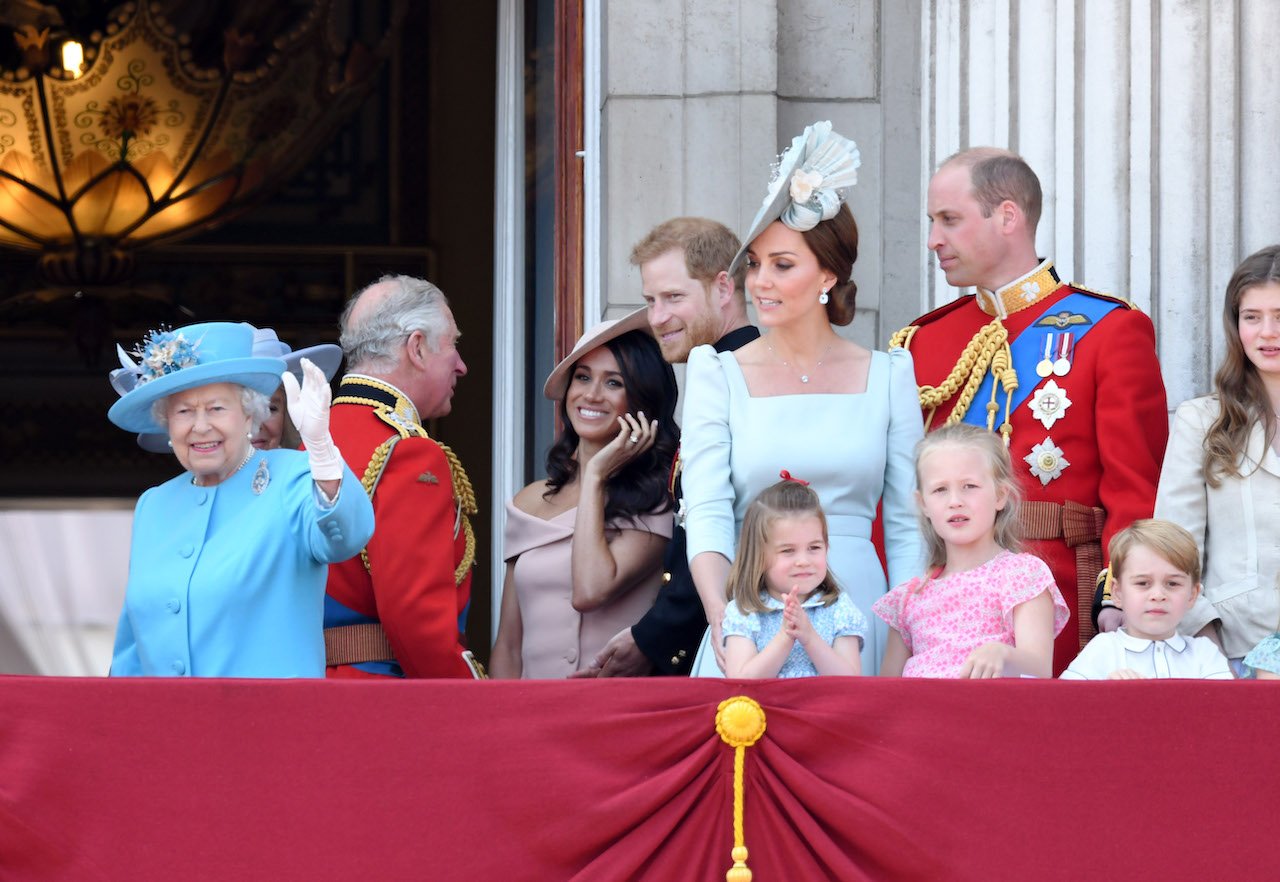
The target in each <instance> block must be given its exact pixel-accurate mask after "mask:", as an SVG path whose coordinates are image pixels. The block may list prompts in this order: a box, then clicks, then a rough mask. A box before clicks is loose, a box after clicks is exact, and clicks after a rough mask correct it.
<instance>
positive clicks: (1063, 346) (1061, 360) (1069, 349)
mask: <svg viewBox="0 0 1280 882" xmlns="http://www.w3.org/2000/svg"><path fill="white" fill-rule="evenodd" d="M1075 348H1076V347H1075V334H1072V333H1069V332H1068V333H1064V334H1063V335H1062V341H1061V343H1060V344H1059V346H1058V360H1057V361H1055V362H1054V363H1053V375H1054V376H1055V377H1065V376H1066V375H1067V374H1068V373H1070V372H1071V362H1072V359H1074V358H1075Z"/></svg>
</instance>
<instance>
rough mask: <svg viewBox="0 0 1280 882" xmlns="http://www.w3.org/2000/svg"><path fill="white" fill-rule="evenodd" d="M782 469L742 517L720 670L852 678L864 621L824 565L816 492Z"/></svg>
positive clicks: (823, 525)
mask: <svg viewBox="0 0 1280 882" xmlns="http://www.w3.org/2000/svg"><path fill="white" fill-rule="evenodd" d="M782 474H783V478H784V480H782V481H780V482H778V483H777V484H774V485H773V486H771V487H768V488H766V489H765V490H764V491H762V492H761V493H760V495H758V496H757V497H756V498H755V499H754V500H752V502H751V505H750V506H749V507H748V508H747V512H746V516H745V517H744V518H743V522H742V536H741V538H740V539H739V540H738V553H737V556H736V558H735V559H734V562H733V567H732V569H731V570H730V571H729V583H728V593H729V605H728V606H727V607H726V609H725V613H724V641H725V676H727V677H744V678H747V677H751V678H756V677H759V678H764V677H815V676H817V675H819V674H834V675H842V676H856V675H858V674H860V673H862V662H861V657H860V655H859V653H860V652H861V650H862V640H863V637H864V635H865V634H866V629H867V622H866V619H865V618H864V617H863V615H862V613H861V612H859V611H858V607H857V606H855V605H854V603H853V601H851V600H850V599H849V597H848V595H847V594H844V593H842V592H841V590H840V586H839V585H838V584H837V583H836V580H835V578H834V577H833V576H832V575H831V573H830V572H828V571H827V547H828V541H827V519H826V516H825V515H824V514H823V511H822V506H821V504H820V503H819V502H818V494H816V493H815V492H813V490H811V489H809V486H808V485H807V484H806V483H805V482H803V481H798V480H796V479H794V478H791V477H790V476H789V475H787V473H786V472H783V473H782Z"/></svg>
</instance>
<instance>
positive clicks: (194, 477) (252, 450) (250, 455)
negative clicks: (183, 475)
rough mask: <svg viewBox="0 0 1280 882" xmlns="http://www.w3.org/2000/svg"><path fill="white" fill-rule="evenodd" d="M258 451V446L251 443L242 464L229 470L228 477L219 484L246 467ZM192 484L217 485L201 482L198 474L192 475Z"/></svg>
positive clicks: (200, 485) (197, 485)
mask: <svg viewBox="0 0 1280 882" xmlns="http://www.w3.org/2000/svg"><path fill="white" fill-rule="evenodd" d="M256 451H257V448H256V447H254V446H253V445H252V444H250V445H249V452H248V453H246V454H245V455H244V459H243V460H241V462H240V465H238V466H236V467H235V468H234V469H232V470H231V471H230V472H228V473H227V477H226V478H223V479H222V480H221V481H219V482H218V483H219V484H221V483H223V482H224V481H226V480H227V478H230V477H231V476H232V475H234V474H235V473H236V472H238V471H240V470H241V469H242V468H244V467H245V466H247V465H248V464H249V460H251V459H253V454H254V453H255V452H256ZM191 484H192V486H195V487H215V486H217V485H216V484H201V483H200V479H199V477H198V476H197V475H192V476H191Z"/></svg>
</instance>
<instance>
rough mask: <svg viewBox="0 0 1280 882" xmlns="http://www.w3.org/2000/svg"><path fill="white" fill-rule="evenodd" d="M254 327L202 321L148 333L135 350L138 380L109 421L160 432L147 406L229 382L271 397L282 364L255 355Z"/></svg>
mask: <svg viewBox="0 0 1280 882" xmlns="http://www.w3.org/2000/svg"><path fill="white" fill-rule="evenodd" d="M254 330H255V329H254V327H253V325H249V324H245V323H243V322H205V323H203V324H199V325H188V326H186V327H185V328H175V329H173V330H169V331H152V332H151V333H150V334H148V335H147V336H146V338H145V339H144V340H143V341H142V343H141V345H139V346H138V348H137V349H135V350H134V355H135V356H136V357H137V361H136V362H133V370H134V372H136V375H137V380H136V381H135V383H134V386H133V388H132V389H131V390H129V391H128V392H127V393H126V394H125V395H124V396H123V397H122V398H121V399H120V400H119V401H117V402H116V403H115V404H113V405H111V409H110V410H109V411H107V417H108V419H110V420H111V422H113V423H115V424H116V425H117V426H119V427H120V428H122V429H125V430H126V431H129V432H163V431H164V428H163V427H162V426H160V425H159V424H158V423H156V421H155V420H154V419H152V417H151V405H152V404H154V403H155V402H157V401H159V400H160V399H161V398H165V397H166V396H169V395H172V394H173V393H174V392H184V391H186V390H187V389H194V388H196V387H197V386H206V385H208V384H210V383H234V384H236V385H239V386H247V387H248V388H250V389H256V390H257V391H259V392H261V393H262V394H264V395H270V394H271V393H272V392H274V391H275V389H276V387H277V386H279V385H280V375H281V374H283V373H284V371H285V363H284V361H283V360H282V359H279V358H274V357H265V356H258V355H254V350H253V338H254ZM124 358H125V359H128V356H127V355H126V356H124ZM129 360H130V361H132V359H129ZM126 367H127V366H126Z"/></svg>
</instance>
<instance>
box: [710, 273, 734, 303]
mask: <svg viewBox="0 0 1280 882" xmlns="http://www.w3.org/2000/svg"><path fill="white" fill-rule="evenodd" d="M733 289H734V284H733V276H731V275H729V272H728V271H727V270H720V272H718V273H716V277H715V278H714V279H712V280H711V294H712V297H713V298H714V300H715V302H716V306H718V307H720V308H721V309H723V308H724V307H726V306H728V305H729V302H730V301H731V300H732V299H733Z"/></svg>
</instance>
